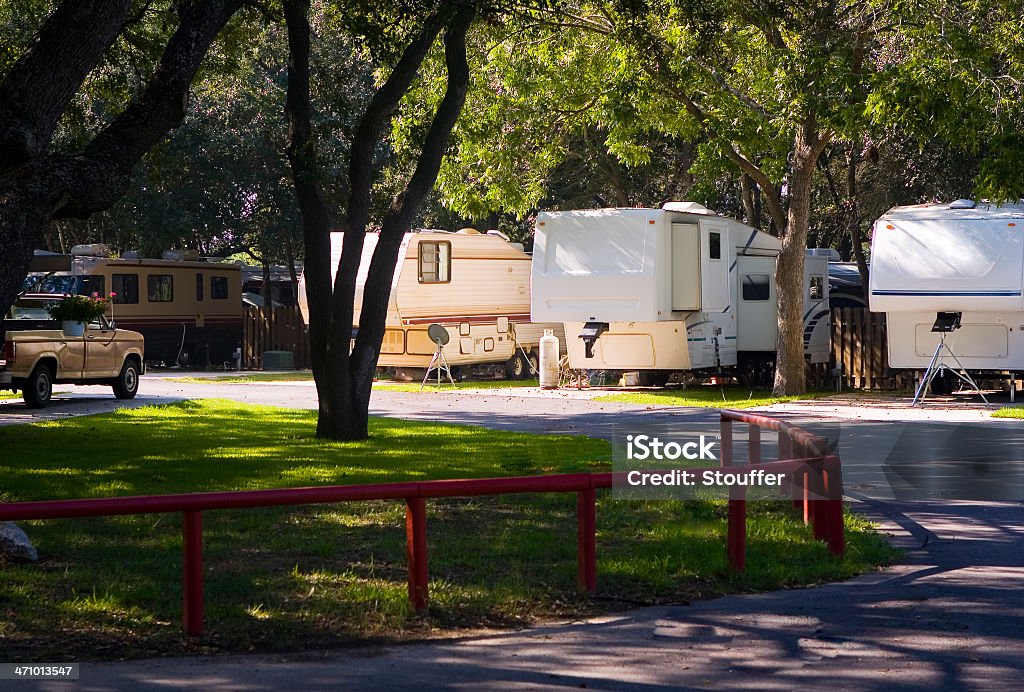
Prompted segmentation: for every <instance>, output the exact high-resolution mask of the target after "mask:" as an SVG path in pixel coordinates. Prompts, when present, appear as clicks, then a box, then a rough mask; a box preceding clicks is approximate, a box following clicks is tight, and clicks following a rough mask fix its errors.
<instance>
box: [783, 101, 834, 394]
mask: <svg viewBox="0 0 1024 692" xmlns="http://www.w3.org/2000/svg"><path fill="white" fill-rule="evenodd" d="M826 144H827V141H826V139H825V138H823V137H820V136H819V134H818V132H817V128H816V126H815V123H814V119H813V118H811V117H808V118H807V119H805V121H804V122H803V123H802V124H801V127H800V129H799V130H797V134H796V141H795V143H794V148H793V162H792V166H791V168H790V171H789V211H788V214H787V219H786V233H785V235H783V236H782V252H781V253H780V254H779V260H778V266H777V269H776V272H775V286H776V292H777V293H778V296H779V338H778V349H777V350H778V355H777V361H776V368H775V388H774V393H775V394H776V395H779V396H781V395H790V394H803V393H804V392H805V391H806V378H805V372H804V368H805V365H804V319H803V310H804V291H803V284H804V257H805V255H806V250H807V230H808V226H809V222H810V212H811V186H812V183H813V179H814V168H815V166H816V165H817V161H818V157H819V156H820V155H821V152H822V150H823V149H824V147H825V145H826Z"/></svg>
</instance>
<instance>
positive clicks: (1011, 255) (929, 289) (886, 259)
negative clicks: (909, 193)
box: [869, 204, 1024, 312]
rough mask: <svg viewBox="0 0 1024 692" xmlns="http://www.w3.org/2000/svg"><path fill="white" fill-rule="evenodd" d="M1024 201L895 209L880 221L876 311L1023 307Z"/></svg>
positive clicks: (874, 261) (874, 271)
mask: <svg viewBox="0 0 1024 692" xmlns="http://www.w3.org/2000/svg"><path fill="white" fill-rule="evenodd" d="M1022 270H1024V205H1019V204H1013V205H1006V206H1004V207H989V206H987V205H985V206H980V207H978V208H975V209H950V208H949V207H948V206H947V205H924V206H917V207H898V208H896V209H893V210H891V211H889V212H888V213H886V214H885V215H884V216H882V217H881V218H880V219H878V221H876V222H875V225H874V231H873V236H872V245H871V276H870V278H869V286H870V292H871V300H870V305H871V309H872V310H873V311H875V312H918V311H935V312H938V311H953V312H962V311H982V312H1000V311H1006V312H1020V311H1022V310H1024V301H1022V290H1021V289H1022Z"/></svg>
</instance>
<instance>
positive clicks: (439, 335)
mask: <svg viewBox="0 0 1024 692" xmlns="http://www.w3.org/2000/svg"><path fill="white" fill-rule="evenodd" d="M427 334H428V335H429V336H430V338H431V339H432V340H433V342H434V356H433V357H432V358H431V359H430V365H428V366H427V371H426V372H425V373H423V381H422V382H420V389H423V388H424V387H425V386H426V385H427V380H428V379H430V372H431V371H432V370H436V371H437V386H438V387H440V386H441V373H442V372H443V373H444V374H445V376H446V377H447V378H448V381H449V382H451V384H452V386H453V387H454V386H455V380H453V379H452V369H451V367H449V366H448V359H447V358H445V357H444V345H445V344H446V343H448V338H449V337H448V330H447V329H445V328H444V327H442V326H441V325H439V324H432V325H430V327H428V328H427Z"/></svg>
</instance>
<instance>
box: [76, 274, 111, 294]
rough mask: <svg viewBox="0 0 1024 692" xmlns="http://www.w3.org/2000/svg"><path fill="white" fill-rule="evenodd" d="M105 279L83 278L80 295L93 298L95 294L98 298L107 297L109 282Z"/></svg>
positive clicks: (101, 277) (99, 277) (97, 277)
mask: <svg viewBox="0 0 1024 692" xmlns="http://www.w3.org/2000/svg"><path fill="white" fill-rule="evenodd" d="M104 279H105V277H103V276H83V277H82V286H81V289H79V293H80V294H81V295H83V296H91V295H92V294H93V293H95V294H96V295H98V296H105V295H107V286H106V283H107V282H106V281H105V280H104Z"/></svg>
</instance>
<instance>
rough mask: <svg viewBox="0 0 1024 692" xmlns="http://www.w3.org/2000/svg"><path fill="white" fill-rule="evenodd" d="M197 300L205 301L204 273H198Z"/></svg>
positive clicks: (199, 301)
mask: <svg viewBox="0 0 1024 692" xmlns="http://www.w3.org/2000/svg"><path fill="white" fill-rule="evenodd" d="M196 302H197V303H202V302H203V275H202V274H196Z"/></svg>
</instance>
